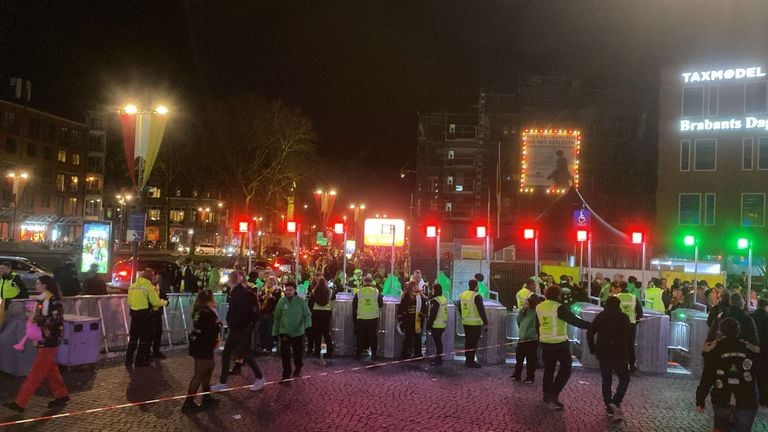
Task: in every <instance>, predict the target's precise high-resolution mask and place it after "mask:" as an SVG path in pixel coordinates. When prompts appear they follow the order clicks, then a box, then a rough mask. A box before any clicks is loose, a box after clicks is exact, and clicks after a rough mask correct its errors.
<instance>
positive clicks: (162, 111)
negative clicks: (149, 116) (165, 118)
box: [155, 105, 168, 115]
mask: <svg viewBox="0 0 768 432" xmlns="http://www.w3.org/2000/svg"><path fill="white" fill-rule="evenodd" d="M155 113H157V114H160V115H166V114H168V107H167V106H165V105H158V106H157V108H155Z"/></svg>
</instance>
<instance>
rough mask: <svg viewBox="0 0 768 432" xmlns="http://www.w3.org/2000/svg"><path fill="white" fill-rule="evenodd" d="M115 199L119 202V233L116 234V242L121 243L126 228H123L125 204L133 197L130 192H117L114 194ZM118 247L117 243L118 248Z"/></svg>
mask: <svg viewBox="0 0 768 432" xmlns="http://www.w3.org/2000/svg"><path fill="white" fill-rule="evenodd" d="M115 199H116V200H117V203H118V204H120V225H119V227H120V233H119V234H118V236H117V241H118V243H121V242H122V241H123V236H124V235H125V232H126V229H125V226H124V225H125V205H126V204H127V203H129V202H130V201H131V200H132V199H133V195H131V194H118V195H115ZM119 248H120V246H119V244H118V249H119Z"/></svg>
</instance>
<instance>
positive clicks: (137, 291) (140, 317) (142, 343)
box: [125, 268, 168, 367]
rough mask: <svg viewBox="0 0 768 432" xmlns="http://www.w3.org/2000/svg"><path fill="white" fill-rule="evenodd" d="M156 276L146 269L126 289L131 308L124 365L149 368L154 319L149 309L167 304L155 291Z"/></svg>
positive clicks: (152, 271)
mask: <svg viewBox="0 0 768 432" xmlns="http://www.w3.org/2000/svg"><path fill="white" fill-rule="evenodd" d="M155 282H156V276H155V272H154V270H152V269H150V268H148V269H146V270H144V272H142V273H141V275H139V277H137V278H136V282H134V283H132V284H131V286H130V287H129V288H128V306H129V307H130V308H131V329H130V332H129V335H128V350H127V351H126V353H125V365H126V366H128V367H130V366H133V364H134V358H133V356H134V354H136V349H137V347H138V354H137V355H136V367H145V366H149V365H150V363H149V349H150V346H151V344H152V333H153V332H152V330H153V325H152V324H153V323H154V319H153V318H152V311H151V308H153V307H160V306H165V305H167V304H168V302H167V301H166V300H163V299H161V298H160V296H159V295H158V293H157V291H156V290H155V285H154V284H155Z"/></svg>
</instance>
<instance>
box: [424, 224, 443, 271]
mask: <svg viewBox="0 0 768 432" xmlns="http://www.w3.org/2000/svg"><path fill="white" fill-rule="evenodd" d="M427 238H434V239H435V258H436V259H437V266H436V267H437V273H435V282H437V281H438V279H440V227H438V226H435V225H428V226H427Z"/></svg>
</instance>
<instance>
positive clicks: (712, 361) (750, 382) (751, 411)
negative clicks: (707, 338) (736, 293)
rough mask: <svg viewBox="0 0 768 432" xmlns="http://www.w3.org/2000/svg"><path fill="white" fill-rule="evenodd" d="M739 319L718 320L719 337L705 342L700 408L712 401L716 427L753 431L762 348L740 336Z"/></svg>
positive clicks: (725, 429)
mask: <svg viewBox="0 0 768 432" xmlns="http://www.w3.org/2000/svg"><path fill="white" fill-rule="evenodd" d="M740 331H741V329H740V327H739V323H738V321H736V320H735V319H733V318H724V319H723V320H721V321H719V322H718V336H717V337H716V338H715V340H714V341H711V342H707V343H705V344H704V352H703V356H704V370H703V372H702V373H701V381H700V382H699V387H698V388H697V389H696V411H698V412H704V404H705V401H706V398H707V395H709V396H710V399H711V400H712V408H713V411H714V414H715V416H714V430H716V431H750V430H752V423H753V422H754V421H755V415H757V408H758V407H757V392H756V385H755V379H754V378H755V377H754V373H755V362H756V361H757V354H758V353H759V351H760V348H758V347H757V346H755V345H753V344H751V343H749V342H747V341H745V340H743V339H742V338H740V337H739V332H740Z"/></svg>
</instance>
